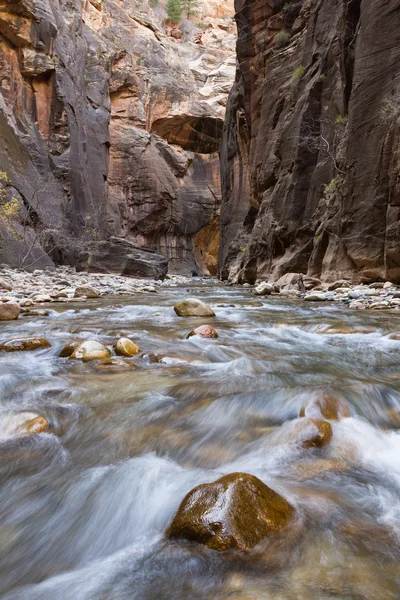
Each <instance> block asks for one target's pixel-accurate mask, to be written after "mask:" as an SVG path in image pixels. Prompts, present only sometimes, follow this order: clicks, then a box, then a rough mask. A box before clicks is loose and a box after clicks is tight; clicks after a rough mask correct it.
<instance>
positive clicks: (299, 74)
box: [291, 65, 306, 83]
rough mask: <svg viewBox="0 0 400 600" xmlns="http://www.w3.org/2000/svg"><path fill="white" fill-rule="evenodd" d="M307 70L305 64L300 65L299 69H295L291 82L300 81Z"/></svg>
mask: <svg viewBox="0 0 400 600" xmlns="http://www.w3.org/2000/svg"><path fill="white" fill-rule="evenodd" d="M305 72H306V69H305V67H303V65H300V67H297V69H295V70H294V71H293V74H292V77H291V82H292V83H297V82H298V81H300V79H301V78H302V77H303V76H304V73H305Z"/></svg>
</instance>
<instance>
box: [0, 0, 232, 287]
mask: <svg viewBox="0 0 400 600" xmlns="http://www.w3.org/2000/svg"><path fill="white" fill-rule="evenodd" d="M230 5H233V0H229V2H226V3H225V5H224V6H225V8H224V10H223V11H222V12H223V14H222V15H221V18H219V17H218V18H217V17H215V20H216V24H218V23H219V22H221V23H222V24H223V25H224V24H225V25H226V29H227V31H225V30H224V31H223V30H219V31H220V32H221V35H223V36H225V41H226V40H228V42H229V43H227V44H226V45H224V46H223V45H222V44H221V43H218V42H221V41H222V40H221V39H217V37H215V39H214V38H213V33H212V31H211V29H210V30H209V31H208V32H207V33H204V34H203V33H202V31H200V41H201V42H202V43H201V44H195V43H194V40H193V39H189V40H188V42H187V43H186V42H184V41H180V40H179V41H176V40H174V39H172V38H171V37H170V36H168V35H167V32H166V31H165V30H164V29H163V27H162V25H161V21H160V20H157V13H156V12H153V11H152V10H151V8H150V4H149V2H148V1H147V0H143V1H142V2H137V1H136V0H124V1H123V2H122V1H121V0H104V1H103V2H101V1H100V0H90V1H88V0H85V1H84V2H82V0H71V1H69V2H62V1H61V0H35V1H33V0H3V1H1V0H0V74H1V78H0V80H1V84H0V170H1V171H5V172H6V173H7V174H8V177H9V179H10V183H11V184H10V186H8V190H7V193H8V196H9V197H10V198H11V197H15V198H16V201H17V202H18V207H19V212H18V215H17V216H16V217H15V222H14V223H13V224H12V231H8V230H7V227H5V228H4V227H3V226H2V225H3V224H2V223H1V222H0V236H1V237H0V261H2V262H6V263H8V264H11V265H13V266H19V265H20V264H22V263H23V266H24V267H27V268H33V269H35V268H44V267H46V266H52V265H54V263H61V264H72V265H75V264H78V265H80V266H81V265H82V262H84V261H83V259H82V255H85V254H86V255H88V256H89V255H90V260H89V259H88V260H89V262H91V264H94V262H96V260H97V259H96V258H95V257H96V256H98V257H100V255H101V254H102V253H103V252H105V253H106V254H107V256H109V258H108V259H106V261H108V266H105V267H104V268H105V269H106V270H109V269H112V268H114V267H113V265H114V264H115V268H116V270H117V272H122V269H124V272H125V274H127V272H132V274H139V275H140V274H141V273H146V274H147V273H149V274H150V273H152V272H153V271H154V270H155V271H156V272H157V273H158V275H159V276H161V275H162V273H163V272H164V270H165V265H164V263H165V260H166V259H168V260H169V268H170V270H171V271H179V272H183V273H186V274H190V273H198V274H202V273H207V267H206V265H205V262H202V261H201V262H200V264H199V263H198V262H197V260H196V257H195V252H194V238H195V236H196V235H197V234H198V233H199V232H201V231H202V230H203V229H204V228H205V227H207V225H208V224H209V223H210V222H211V221H212V220H213V219H215V218H216V216H217V215H218V211H219V204H220V174H219V171H220V170H219V157H218V148H219V143H220V138H221V134H222V124H223V119H224V112H225V105H226V100H227V96H228V91H229V87H230V85H231V82H232V80H233V74H234V65H233V64H232V57H233V47H232V43H233V40H234V28H233V21H232V19H231V15H232V10H231V8H232V7H231V6H230ZM229 6H230V9H229ZM207 10H208V9H207ZM225 14H226V17H225ZM206 18H207V16H206ZM218 19H219V20H218ZM228 30H229V31H228ZM201 38H203V40H202V39H201ZM229 40H230V41H229ZM203 44H204V45H203ZM200 92H201V93H200ZM171 144H174V145H171ZM0 221H1V219H0ZM3 229H4V231H3ZM112 236H117V237H119V238H124V239H125V240H126V241H127V243H128V244H129V243H132V244H134V245H136V246H139V247H141V248H142V250H143V252H144V254H143V255H142V256H139V254H138V251H135V257H134V258H133V257H132V252H130V251H129V253H128V255H127V256H126V257H125V258H123V257H122V250H121V248H122V246H120V245H119V246H118V250H116V249H113V247H112V246H113V243H112V242H111V241H110V238H111V237H112ZM104 240H106V241H110V245H111V247H110V249H104V248H103V247H101V249H100V250H98V251H97V250H96V249H95V250H93V244H99V243H100V242H103V241H104ZM202 249H203V248H200V250H202ZM204 250H206V248H204ZM146 251H148V252H149V253H153V258H150V254H149V255H145V252H146ZM154 253H158V254H161V255H162V256H163V257H164V259H160V258H157V259H156V258H155V255H154ZM116 255H118V258H116ZM157 261H158V262H159V266H158V267H154V263H155V262H157ZM122 263H124V265H123V266H122ZM144 263H146V264H147V266H146V267H144V266H143V265H144ZM161 263H162V264H161ZM150 264H151V265H153V266H150ZM140 265H141V266H140ZM89 268H90V266H89ZM146 276H147V275H146ZM149 276H151V275H149Z"/></svg>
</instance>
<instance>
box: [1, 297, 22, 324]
mask: <svg viewBox="0 0 400 600" xmlns="http://www.w3.org/2000/svg"><path fill="white" fill-rule="evenodd" d="M20 312H21V308H20V306H19V304H16V303H13V302H4V303H2V304H0V321H14V320H15V319H18V317H19V313H20Z"/></svg>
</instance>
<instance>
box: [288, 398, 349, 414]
mask: <svg viewBox="0 0 400 600" xmlns="http://www.w3.org/2000/svg"><path fill="white" fill-rule="evenodd" d="M299 416H300V417H310V418H312V419H321V418H322V419H328V420H329V421H340V419H343V418H346V417H350V416H351V414H350V409H349V407H348V406H347V404H346V402H344V400H342V399H341V398H337V397H336V396H332V395H331V394H324V395H323V396H320V397H319V398H315V399H313V400H310V402H308V403H307V404H305V405H304V406H302V408H301V409H300V415H299Z"/></svg>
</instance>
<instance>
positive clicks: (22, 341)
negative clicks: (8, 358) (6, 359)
mask: <svg viewBox="0 0 400 600" xmlns="http://www.w3.org/2000/svg"><path fill="white" fill-rule="evenodd" d="M50 347H51V344H50V342H49V340H46V339H45V338H16V339H13V340H7V341H6V342H4V343H3V344H1V345H0V350H4V351H5V352H22V351H24V352H26V351H28V350H40V349H41V348H50Z"/></svg>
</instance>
